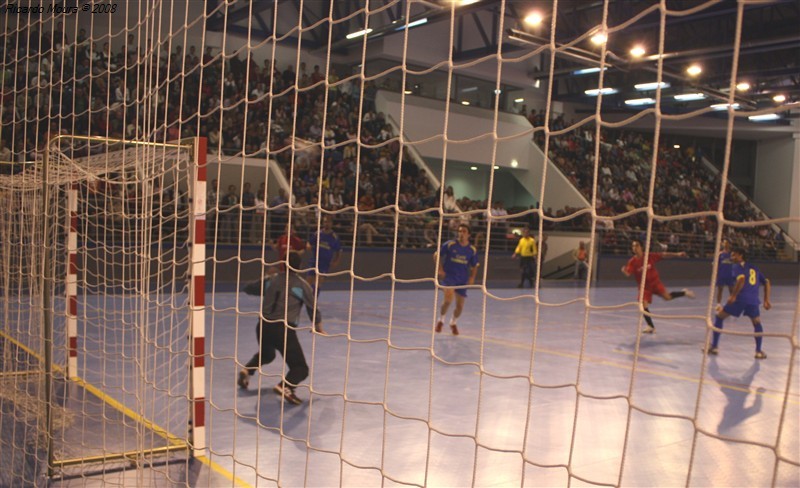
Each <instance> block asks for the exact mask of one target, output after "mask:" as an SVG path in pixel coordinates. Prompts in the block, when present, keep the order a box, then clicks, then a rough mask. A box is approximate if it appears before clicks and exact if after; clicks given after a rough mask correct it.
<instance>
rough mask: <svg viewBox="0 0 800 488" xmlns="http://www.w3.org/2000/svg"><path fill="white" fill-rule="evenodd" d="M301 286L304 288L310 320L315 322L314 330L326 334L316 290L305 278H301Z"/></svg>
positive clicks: (304, 299) (304, 300) (305, 303)
mask: <svg viewBox="0 0 800 488" xmlns="http://www.w3.org/2000/svg"><path fill="white" fill-rule="evenodd" d="M301 286H302V288H303V298H302V300H303V305H305V307H306V313H307V314H308V320H311V321H312V322H314V330H316V331H317V332H319V333H320V334H325V331H324V330H322V314H321V313H319V308H317V303H316V298H315V296H314V290H312V289H311V285H309V284H308V283H307V282H306V281H305V280H301Z"/></svg>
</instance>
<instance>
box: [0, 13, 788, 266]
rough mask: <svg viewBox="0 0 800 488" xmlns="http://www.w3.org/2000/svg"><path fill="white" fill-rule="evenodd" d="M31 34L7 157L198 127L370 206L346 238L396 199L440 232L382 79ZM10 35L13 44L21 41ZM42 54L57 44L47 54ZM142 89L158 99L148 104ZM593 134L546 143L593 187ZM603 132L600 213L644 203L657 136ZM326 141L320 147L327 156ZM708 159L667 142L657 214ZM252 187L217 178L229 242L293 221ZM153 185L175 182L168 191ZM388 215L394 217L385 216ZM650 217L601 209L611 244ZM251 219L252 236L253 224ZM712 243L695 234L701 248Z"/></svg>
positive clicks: (738, 212) (318, 199)
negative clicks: (381, 93) (60, 142)
mask: <svg viewBox="0 0 800 488" xmlns="http://www.w3.org/2000/svg"><path fill="white" fill-rule="evenodd" d="M30 34H31V35H30V36H28V37H27V38H26V37H25V36H14V37H13V39H12V38H9V44H8V45H5V46H0V49H2V53H0V54H2V59H3V60H4V61H3V64H2V73H0V85H1V86H2V90H3V91H2V101H1V103H0V107H1V110H2V114H0V120H2V128H0V160H12V161H25V160H33V159H35V158H36V156H37V151H39V150H40V147H41V144H42V143H43V141H44V140H46V138H47V137H48V136H49V135H52V134H54V133H57V132H61V133H74V134H89V135H99V136H108V137H112V138H125V139H142V138H149V139H151V140H155V141H172V140H177V139H180V138H183V137H192V136H195V135H197V134H199V135H201V136H205V137H207V138H208V143H209V147H210V148H211V150H212V151H214V150H215V148H216V149H219V152H221V153H222V154H224V155H244V156H246V157H257V158H266V156H267V153H269V157H271V158H273V159H275V160H276V161H277V162H278V163H279V164H280V165H281V167H282V168H283V170H284V172H285V174H286V176H287V178H288V179H290V181H291V182H292V193H293V194H292V195H291V200H292V205H293V206H294V207H299V208H304V207H307V206H314V205H316V204H319V206H320V207H321V208H323V209H325V210H329V211H338V210H341V209H344V208H346V207H349V206H355V207H356V208H357V209H358V210H359V211H361V212H367V213H366V214H360V215H359V217H358V221H357V222H356V220H355V218H354V216H353V215H352V212H350V216H349V217H345V216H344V214H337V218H338V219H339V221H340V222H339V223H340V224H341V231H342V233H343V234H345V235H347V234H348V233H354V234H357V235H359V236H362V237H363V242H364V243H365V244H367V245H376V244H383V243H386V244H388V243H392V242H393V241H394V239H395V236H394V233H395V229H394V225H393V222H394V212H393V211H392V210H387V209H384V210H381V209H382V208H385V207H389V206H392V205H394V204H395V203H397V208H399V209H400V210H402V211H405V212H418V211H422V210H430V211H428V212H420V213H413V214H408V213H401V214H400V216H399V217H398V219H397V230H396V232H397V237H396V238H397V241H398V244H399V245H401V246H407V247H425V246H427V247H430V246H432V245H434V244H435V243H436V237H437V235H438V232H439V225H440V220H441V219H440V218H439V212H438V208H439V198H438V197H439V191H440V190H439V189H438V188H433V187H432V186H431V184H430V182H429V180H428V179H427V178H426V177H424V176H423V175H422V173H421V169H420V168H419V167H417V165H416V164H414V163H413V162H411V161H410V159H409V157H408V155H407V154H405V152H404V153H403V154H401V148H400V144H399V142H398V139H397V137H396V134H395V133H394V130H393V128H392V125H391V124H389V123H388V122H387V120H386V118H385V116H384V114H382V113H379V112H377V111H376V108H375V104H374V96H375V92H376V90H377V89H378V86H376V84H375V83H373V82H369V81H368V82H366V83H365V84H364V86H363V90H362V86H361V82H360V79H359V78H357V77H354V78H346V79H343V80H342V79H340V78H339V76H338V75H337V73H336V70H335V69H333V68H331V70H330V72H329V73H328V76H327V79H326V76H325V74H324V73H323V72H322V70H321V69H320V67H319V66H313V68H310V69H309V68H308V67H307V66H306V63H300V65H299V66H298V67H297V68H298V71H297V72H295V71H294V69H295V67H294V66H293V65H286V67H285V69H284V70H283V71H280V70H279V69H278V65H277V63H272V61H271V60H270V59H264V60H263V61H262V63H260V64H259V63H258V62H257V61H256V60H255V59H253V58H252V57H248V58H247V59H241V58H240V57H239V55H233V56H232V57H224V56H222V55H221V54H219V53H216V54H215V53H213V50H212V48H206V51H205V53H202V54H201V53H199V52H197V49H196V48H195V46H190V47H189V48H188V50H186V51H185V52H184V50H183V49H182V47H181V46H180V45H175V46H173V47H172V51H171V52H169V51H168V49H169V48H168V47H167V46H164V47H162V48H155V50H154V51H147V52H139V51H137V46H138V43H137V41H136V39H134V38H132V35H131V36H129V38H128V40H127V42H126V43H125V44H124V45H123V46H122V48H121V49H120V50H119V51H117V52H112V50H111V48H110V46H109V43H108V42H104V43H102V47H99V46H98V43H97V42H93V41H92V40H90V39H88V38H87V36H86V32H85V30H84V29H80V30H79V32H78V34H77V38H76V39H74V41H73V40H71V39H70V37H69V34H68V33H65V32H63V26H62V25H61V23H58V24H57V26H56V28H55V30H54V31H53V32H42V33H41V34H40V33H39V32H31V33H30ZM26 39H27V44H25V42H26ZM12 41H13V42H14V43H16V44H14V45H12V44H11V42H12ZM40 52H46V53H48V55H47V56H37V54H39V53H40ZM50 54H51V55H50ZM26 60H27V62H26ZM33 60H35V61H36V62H33ZM23 67H28V69H25V68H23ZM326 82H327V83H326ZM22 87H28V88H30V89H29V90H23V89H22ZM148 87H154V88H155V94H153V93H145V90H147V89H148ZM143 100H147V101H148V103H150V104H152V106H149V107H143V106H142V105H141V102H142V101H143ZM145 109H148V110H150V109H152V110H151V111H150V112H148V113H162V114H165V119H166V120H162V121H161V122H160V123H158V124H155V123H154V122H153V121H152V120H150V119H151V116H150V115H146V114H145V112H146V111H147V110H145ZM528 118H529V121H530V122H531V123H532V124H533V126H534V127H541V126H542V125H543V124H544V114H543V113H536V111H535V110H532V111H531V112H530V114H529V117H528ZM148 124H154V125H153V126H152V127H151V126H148ZM565 127H567V123H566V121H565V120H564V119H563V117H562V116H560V115H559V116H556V117H554V118H553V120H552V121H551V123H550V127H549V128H550V130H551V131H557V130H561V129H563V128H565ZM535 134H536V135H535V137H534V139H535V141H536V142H537V143H538V144H539V145H540V146H543V145H544V134H543V132H541V131H537V132H536V133H535ZM595 134H596V132H595V130H594V128H593V127H592V126H584V127H581V128H578V129H576V130H573V131H571V132H569V133H567V134H564V135H559V136H552V137H551V138H550V141H549V156H550V158H551V159H552V160H553V161H554V162H555V164H556V165H557V166H558V167H559V169H560V170H561V171H562V172H563V174H564V175H565V176H566V177H567V178H568V179H569V180H570V181H571V182H572V183H573V185H574V186H575V187H576V188H577V189H578V190H579V191H580V192H581V193H582V194H583V195H584V196H585V197H586V198H587V199H589V200H591V198H592V189H593V188H592V182H593V178H594V175H593V171H594V168H595V164H594V158H595V150H596V144H595V142H594V138H595V137H596V136H595ZM601 137H602V141H601V143H600V144H599V148H600V163H599V165H598V166H597V167H598V169H599V174H598V176H597V180H598V186H597V208H598V214H599V215H602V216H614V215H619V214H621V213H625V212H629V211H631V210H634V209H638V208H643V207H647V205H648V195H649V189H650V178H651V164H652V161H653V141H652V139H650V138H648V137H647V136H645V135H643V134H640V133H636V132H630V131H612V130H603V131H601ZM298 141H303V145H304V148H303V149H299V147H300V146H299V143H298ZM9 142H10V144H9ZM323 144H324V147H325V149H324V153H322V154H320V152H319V151H320V150H321V148H322V145H323ZM698 159H699V156H698V155H696V154H693V153H692V152H691V149H674V148H672V147H671V146H670V145H667V144H663V143H662V144H660V145H659V148H658V154H657V156H656V158H655V160H656V184H655V186H654V194H653V211H654V212H655V213H656V214H657V215H664V216H669V215H677V214H686V213H692V212H702V211H715V210H716V209H717V204H718V201H717V198H718V196H719V180H718V175H715V174H714V173H712V172H711V171H710V170H708V169H707V168H705V167H704V165H703V164H700V163H699V161H698ZM253 183H256V182H253ZM247 185H248V187H247V188H242V189H239V188H236V187H235V186H230V187H228V188H227V189H225V188H217V186H216V185H214V184H213V183H212V185H211V187H212V188H211V189H210V193H209V195H208V201H209V208H210V210H211V212H212V214H216V215H211V216H210V218H209V220H210V222H215V221H216V220H217V218H218V221H219V225H218V226H217V228H216V230H213V232H214V233H215V234H214V236H215V237H216V238H218V239H220V240H222V241H223V242H225V241H228V242H237V241H239V240H240V239H242V240H248V239H253V233H252V229H253V228H255V227H257V226H258V222H266V223H267V224H269V225H267V227H268V228H269V231H268V232H267V236H266V237H267V238H274V237H275V236H276V235H278V234H280V233H282V232H283V231H284V230H285V229H284V226H285V221H286V220H288V216H286V211H287V210H286V206H284V207H280V205H284V204H287V203H288V201H289V197H288V196H287V195H285V194H280V195H278V196H276V197H274V198H273V199H272V200H270V201H269V202H267V197H266V195H265V191H264V187H263V184H262V185H261V186H262V187H261V188H260V189H259V190H257V191H254V190H252V189H251V188H250V185H251V184H250V183H247ZM103 190H104V191H106V192H114V193H115V194H118V196H119V198H120V199H124V198H125V197H124V194H125V192H126V188H125V187H124V186H120V185H117V186H114V185H108V186H107V187H106V188H104V189H103ZM159 192H166V193H170V190H169V189H164V190H159ZM132 193H136V192H135V191H134V192H132ZM172 195H173V196H169V195H166V196H163V197H162V196H159V198H158V199H156V201H158V202H162V201H167V202H173V201H177V200H179V199H178V198H177V197H175V196H174V192H172ZM689 195H690V196H691V198H688V197H687V196H689ZM107 196H108V195H107ZM267 204H268V205H269V207H270V209H271V210H270V213H271V215H270V218H269V219H267V220H266V221H265V220H263V216H262V215H263V209H264V208H265V207H266V206H267ZM276 206H278V208H277V209H274V210H273V208H274V207H276ZM442 208H443V209H444V212H445V213H446V214H447V213H456V212H459V211H460V212H466V213H461V214H460V215H459V216H458V217H457V218H449V219H445V221H444V223H443V224H441V225H443V229H446V230H447V231H448V232H449V231H454V229H455V228H456V227H457V225H458V223H459V222H465V223H470V224H471V225H472V226H473V227H474V228H475V229H476V231H474V232H473V235H474V236H475V237H476V240H477V244H478V245H481V244H482V243H485V242H486V239H487V236H486V229H487V227H488V223H487V214H491V215H492V216H495V217H500V218H501V220H494V221H493V222H492V230H491V235H490V236H489V237H490V238H491V239H492V242H504V243H505V241H506V240H507V238H508V233H507V232H508V230H509V227H510V226H514V225H516V224H515V221H516V223H521V224H527V225H531V226H532V227H533V228H537V227H538V220H537V215H536V213H535V212H534V209H520V208H514V209H508V210H507V209H505V207H504V205H503V202H502V201H496V202H487V201H479V200H472V199H469V198H466V197H462V198H461V199H459V200H457V199H456V196H455V195H454V194H453V192H452V190H451V189H449V190H446V191H445V192H444V199H443V200H442ZM578 210H580V209H577V208H563V209H556V210H555V211H554V210H553V209H549V208H548V209H545V214H546V215H548V216H552V217H556V218H561V217H565V216H567V215H570V214H572V213H574V212H576V211H578ZM724 210H725V216H726V218H728V219H730V220H735V221H743V222H746V221H753V220H758V219H760V218H763V216H761V215H758V214H757V213H756V211H755V210H754V209H753V208H752V207H751V206H750V205H749V201H748V200H747V199H743V198H740V197H739V196H738V194H735V193H733V192H729V193H728V195H727V197H726V200H725V209H724ZM525 211H528V213H526V214H525V215H523V216H522V217H519V218H516V219H510V220H508V221H507V220H505V218H506V216H508V215H509V213H511V214H512V215H513V214H517V213H520V212H525ZM272 214H274V215H272ZM304 215H307V214H303V213H298V214H297V216H298V217H297V221H296V223H297V224H299V225H300V226H305V225H308V226H309V228H310V227H313V226H314V225H316V224H315V222H312V221H313V220H315V219H314V218H307V217H304ZM293 218H294V216H293ZM387 218H388V220H387ZM259 219H261V220H259ZM387 222H389V223H390V224H391V225H388V226H387V225H386V224H387ZM590 224H591V219H590V216H588V215H583V216H580V217H577V218H573V219H569V220H566V221H564V222H559V223H554V222H553V221H551V220H546V221H545V222H544V227H545V230H548V231H549V230H553V229H562V230H586V229H588V228H589V227H590ZM646 226H647V214H646V213H644V212H638V213H635V214H633V215H631V216H630V217H628V218H626V219H623V220H618V221H614V222H606V223H605V224H604V229H603V230H604V231H605V234H604V236H605V237H604V242H605V243H606V244H607V245H608V246H609V248H615V246H617V242H616V241H623V240H626V239H627V238H628V237H630V236H629V235H628V234H635V233H637V232H642V231H643V230H644V229H646ZM451 227H452V229H451ZM612 227H613V229H612ZM212 229H214V226H213V225H212V226H209V232H212ZM354 229H355V230H356V231H357V232H353V230H354ZM654 230H655V231H656V232H665V233H667V234H675V235H676V236H680V235H692V236H702V241H703V242H704V243H705V242H706V241H710V242H712V243H713V242H714V237H715V235H716V222H715V220H714V219H713V218H709V217H705V218H703V217H700V218H690V219H681V220H675V221H668V222H660V223H657V225H656V226H655V227H654ZM245 231H246V232H247V234H246V235H243V232H245ZM779 236H780V233H774V231H773V230H772V228H771V227H767V226H762V227H759V228H754V229H753V230H751V231H747V230H737V231H736V233H731V235H729V237H730V238H731V239H732V241H733V242H736V240H737V239H740V238H741V239H743V240H745V239H747V240H756V241H758V242H763V243H764V244H763V246H764V247H769V246H770V245H772V246H773V247H774V244H767V241H771V242H772V241H775V238H776V237H778V238H780V237H782V236H780V237H779ZM662 240H663V241H667V243H666V245H668V246H670V245H671V246H673V247H676V246H680V245H682V243H681V242H680V240H678V241H677V242H675V238H671V239H668V238H664V239H662ZM703 245H705V244H703ZM768 251H769V250H768V249H767V252H765V253H768ZM625 252H627V250H625ZM706 253H707V251H706V250H704V248H703V247H702V246H701V248H700V250H699V251H698V254H706Z"/></svg>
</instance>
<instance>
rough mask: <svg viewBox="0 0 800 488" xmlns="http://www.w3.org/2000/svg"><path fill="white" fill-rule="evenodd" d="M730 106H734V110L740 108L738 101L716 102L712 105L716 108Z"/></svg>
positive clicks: (721, 108) (720, 108) (722, 108)
mask: <svg viewBox="0 0 800 488" xmlns="http://www.w3.org/2000/svg"><path fill="white" fill-rule="evenodd" d="M728 107H733V109H734V110H739V107H740V105H739V104H738V103H733V104H731V103H715V104H714V105H712V106H711V108H713V109H714V110H728Z"/></svg>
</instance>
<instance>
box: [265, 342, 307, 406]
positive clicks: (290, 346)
mask: <svg viewBox="0 0 800 488" xmlns="http://www.w3.org/2000/svg"><path fill="white" fill-rule="evenodd" d="M281 329H283V333H282V334H275V337H274V340H277V341H281V342H283V340H284V334H285V336H286V337H285V340H286V350H285V351H283V358H284V360H285V361H286V368H287V369H288V371H287V372H286V379H285V380H284V381H281V382H280V383H278V384H277V385H275V387H274V388H273V389H272V390H273V391H274V392H275V393H277V394H278V395H281V396H282V397H283V398H284V399H285V400H286V401H288V402H291V403H294V404H295V405H299V404H301V403H303V401H302V400H301V399H300V398H298V397H297V395H295V393H294V389H295V387H296V386H297V385H299V384H300V382H301V381H303V380H304V379H306V378H307V377H308V364H306V357H305V354H303V347H302V346H301V345H300V341H299V340H298V339H297V331H296V330H295V329H293V328H290V327H281ZM279 350H283V344H281V348H280V349H279Z"/></svg>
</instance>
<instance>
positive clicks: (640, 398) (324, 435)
mask: <svg viewBox="0 0 800 488" xmlns="http://www.w3.org/2000/svg"><path fill="white" fill-rule="evenodd" d="M670 285H672V288H673V289H676V288H677V287H675V286H674V284H670ZM694 289H695V291H696V292H697V299H695V300H689V299H686V298H681V299H676V300H674V301H672V302H664V301H661V300H660V299H656V302H655V303H654V304H653V306H652V307H651V311H652V312H653V313H654V314H655V318H654V321H655V324H656V327H657V329H656V333H655V334H653V335H647V334H640V333H638V332H637V331H638V328H639V325H640V318H641V315H640V314H639V312H638V306H637V304H636V291H635V288H634V287H633V286H629V287H592V289H591V290H590V291H589V292H588V295H587V293H586V290H585V288H584V287H582V286H573V285H568V286H557V285H548V284H547V283H545V284H544V286H543V287H542V289H541V290H540V293H539V295H538V306H537V300H536V299H535V298H534V295H533V294H532V292H531V290H528V289H525V290H518V289H489V290H487V293H484V291H483V290H481V289H480V288H476V289H471V290H470V291H469V297H468V299H467V301H466V305H465V310H464V314H463V315H462V317H461V319H460V320H459V322H458V325H459V328H460V330H461V335H459V336H457V337H456V336H452V335H451V334H449V330H448V328H447V327H445V331H444V332H443V333H441V334H436V333H434V330H433V325H434V323H435V321H436V313H435V307H436V306H437V305H438V304H439V303H441V302H440V301H441V297H442V294H441V292H439V293H437V292H435V291H434V289H433V288H432V287H431V288H430V289H416V290H407V289H403V290H395V291H394V292H392V291H390V290H372V291H369V290H360V289H357V290H355V292H351V291H350V290H341V289H338V290H325V289H323V292H322V294H321V296H320V305H319V307H320V311H321V313H322V316H323V318H324V326H325V329H326V330H327V332H328V333H329V335H328V336H321V335H318V334H312V333H311V331H310V323H309V321H308V320H307V317H305V315H303V316H302V322H301V326H302V327H303V328H301V330H299V332H298V334H299V336H300V340H301V343H302V346H303V348H304V351H305V354H306V358H307V361H308V363H309V366H310V368H311V374H310V376H309V378H308V379H307V380H306V381H305V382H304V383H305V384H304V385H302V386H301V387H300V388H298V390H297V393H298V396H299V397H301V398H302V399H303V400H305V402H304V403H303V404H302V405H299V406H295V405H291V404H288V403H287V404H284V403H283V402H282V401H280V399H279V397H278V396H276V395H275V394H274V393H273V392H272V387H273V386H274V385H275V384H276V383H277V382H278V381H279V376H280V374H281V372H282V369H283V363H282V361H281V359H280V356H279V357H278V359H276V361H274V362H273V363H272V364H270V365H267V366H265V367H263V368H262V369H261V372H260V374H259V375H257V376H254V377H253V378H252V380H251V384H250V388H249V389H248V390H242V389H239V388H238V387H237V386H236V374H237V371H238V369H239V368H240V367H241V365H242V364H244V363H246V362H247V361H248V360H249V359H250V357H251V356H252V355H253V354H254V353H255V352H256V351H257V349H258V344H257V341H256V337H255V326H256V322H257V315H256V313H257V312H256V311H257V310H258V307H259V301H258V298H257V297H252V296H247V295H244V294H235V293H214V294H209V296H208V298H207V304H208V305H209V307H210V309H211V310H212V311H211V312H210V313H209V315H208V321H207V346H206V349H207V353H208V354H209V358H208V360H207V361H206V368H207V390H206V391H207V399H208V402H209V405H208V406H207V409H206V412H207V420H206V425H207V430H208V435H209V445H210V452H209V457H210V459H211V460H212V461H213V462H214V463H216V464H217V465H218V466H220V467H221V468H223V469H224V470H227V471H228V472H229V474H230V476H231V477H235V479H236V480H239V481H240V482H242V483H244V484H249V485H253V486H276V485H280V486H303V485H306V486H333V485H337V486H338V485H341V486H394V485H396V486H400V485H404V486H406V485H417V486H473V485H474V486H565V485H567V484H571V485H572V486H589V485H624V486H679V485H680V486H683V485H687V484H689V485H692V486H768V485H772V484H775V485H778V486H799V485H800V467H798V463H800V434H799V433H800V420H798V419H800V397H799V396H798V395H799V394H800V391H799V389H800V388H799V387H798V383H800V382H799V381H798V378H799V376H798V366H799V365H800V360H798V349H797V344H798V322H797V320H798V319H797V303H798V288H797V287H796V286H775V287H773V297H772V302H773V309H772V310H770V311H766V312H763V314H762V319H763V323H764V326H765V333H766V336H765V337H764V350H765V351H766V352H767V353H768V355H769V357H768V358H767V359H765V360H756V359H754V357H753V353H754V341H753V337H752V326H751V325H750V322H749V320H748V319H746V318H739V319H735V318H729V319H728V320H726V322H725V332H726V334H725V335H724V336H723V337H722V340H721V343H720V354H719V356H717V357H707V356H705V355H704V354H703V353H702V352H701V348H702V347H703V344H704V341H705V340H706V336H707V332H708V329H707V324H708V321H707V319H706V317H708V316H709V313H710V311H711V310H712V308H713V307H712V304H711V303H710V302H709V297H708V290H707V287H702V286H697V287H695V288H694ZM587 298H588V303H590V304H591V306H590V307H587ZM437 300H438V301H437ZM451 312H452V308H451ZM793 344H794V348H793ZM570 477H572V479H570Z"/></svg>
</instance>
